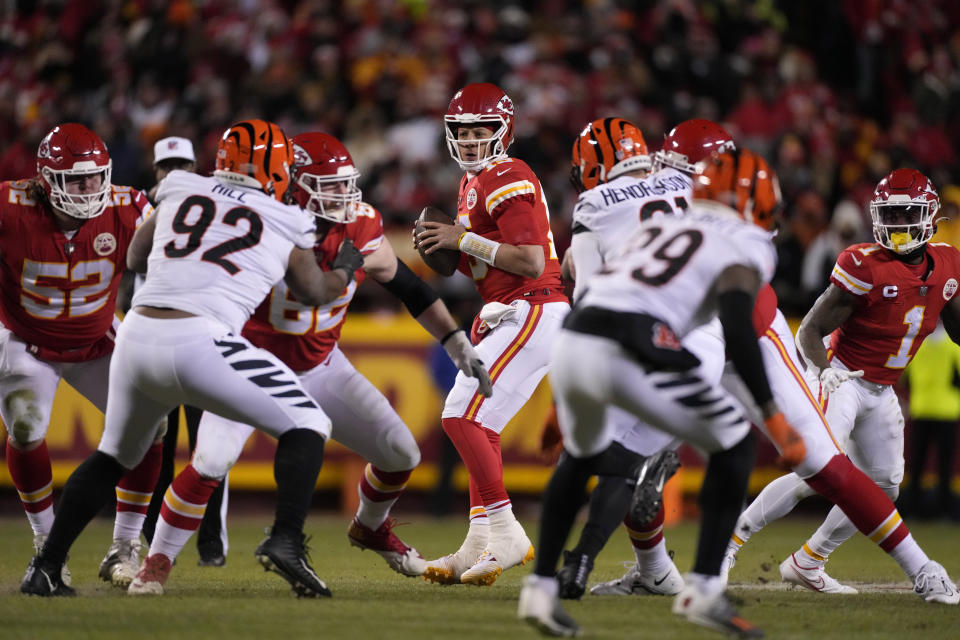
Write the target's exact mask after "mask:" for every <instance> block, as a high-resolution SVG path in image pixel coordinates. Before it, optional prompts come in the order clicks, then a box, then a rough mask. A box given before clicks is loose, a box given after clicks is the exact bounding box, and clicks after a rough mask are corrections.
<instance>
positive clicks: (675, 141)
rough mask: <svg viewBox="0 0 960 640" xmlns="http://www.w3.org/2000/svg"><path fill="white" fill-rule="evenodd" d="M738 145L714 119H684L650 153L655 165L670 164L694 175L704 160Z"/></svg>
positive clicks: (660, 166) (703, 165)
mask: <svg viewBox="0 0 960 640" xmlns="http://www.w3.org/2000/svg"><path fill="white" fill-rule="evenodd" d="M736 148H737V146H736V145H735V144H734V143H733V137H732V136H731V135H730V134H729V133H727V130H726V129H724V128H723V127H721V126H720V125H719V124H717V123H716V122H714V121H713V120H705V119H703V118H694V119H693V120H684V121H683V122H681V123H680V124H678V125H677V126H675V127H674V128H673V129H671V130H670V132H669V133H667V135H665V136H664V137H663V148H662V149H661V150H660V151H657V152H656V153H654V154H653V164H654V168H655V169H656V170H657V171H659V170H660V169H662V168H664V167H672V168H674V169H676V170H677V171H682V172H683V173H685V174H687V175H689V176H695V175H697V174H698V173H700V172H701V171H702V170H703V169H704V167H706V161H707V160H708V159H710V158H711V157H716V156H717V155H719V154H721V153H728V152H730V151H733V150H735V149H736Z"/></svg>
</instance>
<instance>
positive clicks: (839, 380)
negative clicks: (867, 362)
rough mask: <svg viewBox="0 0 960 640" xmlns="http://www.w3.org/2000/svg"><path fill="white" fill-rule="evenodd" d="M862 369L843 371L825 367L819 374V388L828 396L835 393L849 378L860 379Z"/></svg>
mask: <svg viewBox="0 0 960 640" xmlns="http://www.w3.org/2000/svg"><path fill="white" fill-rule="evenodd" d="M862 377H863V369H858V370H857V371H845V370H844V369H835V368H833V367H827V368H826V369H824V370H823V371H821V372H820V388H821V389H822V390H823V393H824V394H826V395H830V394H831V393H833V392H834V391H836V390H837V389H838V388H839V387H840V385H841V384H843V383H844V382H846V381H847V380H849V379H850V378H862Z"/></svg>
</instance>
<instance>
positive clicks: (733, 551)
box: [720, 542, 740, 586]
mask: <svg viewBox="0 0 960 640" xmlns="http://www.w3.org/2000/svg"><path fill="white" fill-rule="evenodd" d="M738 551H740V547H738V546H737V545H735V544H734V543H732V542H729V543H727V550H726V551H725V552H724V553H723V561H722V562H721V563H720V580H721V581H722V582H723V586H727V583H728V582H729V580H730V569H733V565H735V564H737V552H738Z"/></svg>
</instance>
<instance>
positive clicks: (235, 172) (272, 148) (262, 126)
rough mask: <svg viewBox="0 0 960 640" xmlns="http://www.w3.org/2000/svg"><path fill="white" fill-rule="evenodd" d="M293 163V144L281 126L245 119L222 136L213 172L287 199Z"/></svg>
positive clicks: (224, 178)
mask: <svg viewBox="0 0 960 640" xmlns="http://www.w3.org/2000/svg"><path fill="white" fill-rule="evenodd" d="M292 166H293V147H292V146H291V144H290V141H289V140H288V139H287V136H286V135H284V133H283V130H281V129H280V127H278V126H277V125H275V124H274V123H272V122H267V121H265V120H243V121H242V122H238V123H236V124H234V125H233V126H231V127H230V128H229V129H227V130H226V131H224V133H223V136H222V137H221V138H220V144H219V145H218V146H217V163H216V169H215V170H214V172H213V175H214V177H215V178H217V179H219V180H222V181H224V182H228V183H232V184H236V185H240V186H244V187H252V188H254V189H259V190H261V191H263V192H264V193H266V194H267V195H268V196H271V197H273V198H275V199H277V200H279V201H280V202H283V199H284V196H285V194H286V192H287V188H288V187H289V185H290V180H291V175H290V171H291V167H292Z"/></svg>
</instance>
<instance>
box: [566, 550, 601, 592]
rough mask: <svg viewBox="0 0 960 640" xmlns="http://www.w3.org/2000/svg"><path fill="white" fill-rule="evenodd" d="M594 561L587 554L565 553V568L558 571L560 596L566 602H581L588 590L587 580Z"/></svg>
mask: <svg viewBox="0 0 960 640" xmlns="http://www.w3.org/2000/svg"><path fill="white" fill-rule="evenodd" d="M591 571H593V560H592V559H590V556H588V555H587V554H585V553H573V552H572V551H564V552H563V566H562V567H560V571H557V583H558V585H559V595H560V597H561V598H562V599H564V600H579V599H580V598H581V597H582V596H583V594H584V592H585V591H586V590H587V578H589V577H590V572H591Z"/></svg>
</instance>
